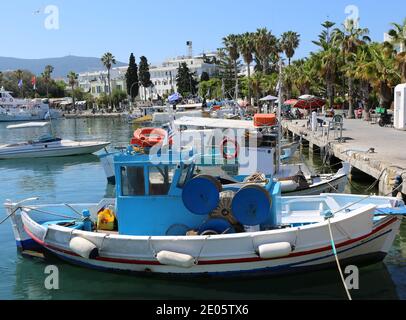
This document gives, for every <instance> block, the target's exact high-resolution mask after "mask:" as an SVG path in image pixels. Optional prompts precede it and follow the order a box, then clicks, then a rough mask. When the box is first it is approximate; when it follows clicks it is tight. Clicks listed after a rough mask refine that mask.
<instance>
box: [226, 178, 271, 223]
mask: <svg viewBox="0 0 406 320" xmlns="http://www.w3.org/2000/svg"><path fill="white" fill-rule="evenodd" d="M271 205H272V198H271V196H270V195H269V193H268V191H266V190H265V189H264V188H263V187H261V186H258V185H247V186H245V187H243V188H241V189H240V190H239V191H238V192H237V193H236V195H235V196H234V198H233V202H232V204H231V210H232V212H233V215H234V217H235V218H236V219H237V220H238V221H239V222H240V223H241V224H243V225H247V226H256V225H260V224H261V223H264V222H265V221H266V220H267V219H268V218H269V214H270V210H271Z"/></svg>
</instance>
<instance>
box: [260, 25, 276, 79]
mask: <svg viewBox="0 0 406 320" xmlns="http://www.w3.org/2000/svg"><path fill="white" fill-rule="evenodd" d="M254 39H255V41H254V48H255V57H256V59H257V60H258V63H259V64H260V65H261V68H262V70H261V71H262V72H264V73H265V74H269V73H270V70H269V61H270V60H271V59H272V58H275V57H276V56H277V54H278V52H279V51H280V48H279V43H278V39H277V38H276V37H275V36H274V35H273V34H272V33H271V32H270V31H268V29H267V28H261V29H257V32H256V33H255V36H254Z"/></svg>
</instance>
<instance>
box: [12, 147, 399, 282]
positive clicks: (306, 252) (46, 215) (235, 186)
mask: <svg viewBox="0 0 406 320" xmlns="http://www.w3.org/2000/svg"><path fill="white" fill-rule="evenodd" d="M174 158H175V157H174V156H173V154H172V155H163V157H162V162H161V163H160V164H152V163H151V162H150V160H149V157H148V156H147V155H146V156H144V157H134V156H129V155H118V156H117V157H116V158H115V172H116V178H117V186H116V199H102V200H101V201H100V202H99V203H93V204H74V205H72V204H70V205H63V204H60V205H27V204H24V203H22V202H19V203H13V202H12V201H8V202H7V203H6V204H5V206H6V210H7V216H8V217H10V218H11V221H12V226H13V230H14V235H15V238H16V242H17V245H18V246H20V248H21V249H22V250H43V251H47V252H49V253H51V254H54V255H56V256H57V257H59V258H61V259H63V260H66V261H68V262H71V263H74V264H78V265H80V266H82V267H89V268H94V269H98V270H106V271H125V272H136V273H141V274H151V273H153V274H161V275H162V274H163V275H171V276H186V277H189V276H203V277H204V276H248V275H269V274H271V275H274V274H281V273H289V272H291V273H292V272H293V273H296V272H299V271H310V270H319V269H322V268H336V264H335V263H336V262H335V254H337V257H338V259H339V260H340V261H341V263H342V266H345V265H346V264H354V263H361V262H365V263H372V262H376V261H380V260H382V259H383V258H384V257H385V255H386V254H387V253H388V251H389V250H390V248H391V246H392V243H393V241H394V238H395V236H396V234H397V232H398V230H399V227H400V223H401V219H402V218H401V217H402V216H403V215H404V214H405V213H406V208H405V205H404V203H403V201H401V200H398V199H396V198H389V197H376V196H357V195H337V194H323V195H319V196H312V197H280V185H279V183H276V182H273V181H272V179H270V180H269V179H267V180H264V181H259V180H257V181H251V182H250V183H230V182H224V181H220V180H217V179H215V178H213V177H208V176H201V175H198V176H195V170H196V166H195V164H194V158H193V157H190V158H187V159H181V160H175V161H171V160H170V159H174ZM27 200H33V199H27ZM253 210H254V211H253ZM106 217H110V218H111V220H108V219H107V218H106ZM110 218H109V219H110ZM105 219H107V220H106V221H109V222H108V223H107V222H103V221H104V220H105ZM114 220H116V221H117V223H116V224H115V223H114ZM107 224H108V225H107ZM115 225H117V227H114V226H115ZM330 228H331V234H330V232H329V230H330ZM332 244H334V247H333V246H332ZM334 248H335V249H334Z"/></svg>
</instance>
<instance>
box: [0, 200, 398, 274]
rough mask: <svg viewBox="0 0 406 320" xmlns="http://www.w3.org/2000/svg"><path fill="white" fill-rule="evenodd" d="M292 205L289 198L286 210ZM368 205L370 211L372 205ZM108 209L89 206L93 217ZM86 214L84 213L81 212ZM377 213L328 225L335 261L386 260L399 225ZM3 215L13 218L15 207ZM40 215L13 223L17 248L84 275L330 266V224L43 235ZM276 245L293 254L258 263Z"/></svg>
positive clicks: (58, 230)
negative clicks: (83, 245) (262, 251)
mask: <svg viewBox="0 0 406 320" xmlns="http://www.w3.org/2000/svg"><path fill="white" fill-rule="evenodd" d="M338 197H340V196H338ZM333 198H334V197H333ZM354 199H355V198H354ZM376 199H379V197H376ZM297 200H298V199H295V198H292V199H291V200H290V198H287V199H286V201H285V205H287V204H288V202H289V201H297ZM309 200H311V199H309ZM105 201H109V200H105ZM111 201H112V202H114V200H111ZM301 201H303V200H301ZM304 201H306V199H304ZM379 201H380V200H379ZM379 201H378V200H377V202H379ZM370 202H371V203H374V199H372V200H371V201H370ZM388 202H389V201H388ZM381 203H382V201H381ZM105 204H106V202H105V203H100V204H98V205H93V207H92V208H91V212H93V211H96V210H97V208H98V207H100V206H103V205H105ZM86 206H87V207H89V205H83V207H86ZM375 208H376V206H375V205H372V204H370V205H366V206H360V205H359V206H358V207H357V208H356V209H355V210H354V211H352V212H350V213H346V214H343V215H340V216H339V217H338V216H337V217H335V218H333V219H332V220H331V226H332V230H333V236H334V241H335V245H336V248H337V252H338V255H339V259H340V261H342V262H356V263H358V262H362V261H369V262H371V261H377V260H381V259H383V258H384V257H385V255H386V254H387V253H388V251H389V249H390V248H391V246H392V243H393V240H394V237H395V236H396V234H397V232H398V230H399V227H400V223H401V219H400V218H398V217H395V216H387V217H384V218H381V219H378V220H376V221H375V220H374V219H373V214H374V210H375ZM8 210H9V211H10V210H12V206H9V207H8ZM65 212H66V210H65ZM37 214H38V215H41V214H40V213H35V212H34V211H30V210H28V211H27V210H23V211H22V213H20V212H19V213H17V214H15V215H13V216H12V224H13V230H14V234H15V236H16V241H17V244H20V245H21V246H22V247H23V249H27V248H26V247H27V246H28V245H32V246H37V247H38V248H42V249H45V250H46V251H49V252H51V253H53V254H55V255H56V256H58V257H60V258H61V259H64V260H66V261H69V262H71V263H75V264H79V265H81V266H85V267H89V268H95V269H102V270H108V271H123V272H136V273H148V274H150V273H152V274H162V275H179V276H185V275H187V276H207V275H211V276H233V275H241V274H244V275H252V274H260V275H264V274H280V273H288V272H298V271H309V270H317V269H321V268H326V267H330V266H335V260H334V259H335V258H334V255H333V252H332V248H331V243H330V237H329V232H328V224H327V222H326V221H323V219H321V221H320V222H319V223H316V224H313V225H307V226H301V227H297V228H288V229H278V230H271V231H262V232H254V233H240V234H229V235H217V236H192V237H186V236H153V237H148V236H124V235H115V234H105V233H101V232H99V233H93V232H85V231H81V230H72V229H69V228H66V227H61V226H57V225H51V226H48V227H44V226H42V225H41V224H39V223H37V222H36V220H38V221H39V220H41V219H43V217H42V218H41V217H38V216H37V217H36V215H37ZM72 215H73V214H72ZM73 216H74V215H73ZM33 217H34V218H33ZM48 219H49V216H48ZM72 237H81V238H83V239H86V241H88V242H90V243H93V244H94V245H95V246H96V247H97V248H98V250H99V255H98V256H97V257H95V258H92V259H89V258H83V257H81V256H79V255H78V254H77V253H75V252H73V251H72V248H71V247H70V245H69V243H70V241H71V239H72ZM275 243H276V244H277V243H289V244H290V245H291V248H292V249H291V252H288V253H286V254H282V256H277V257H272V258H261V256H259V254H258V248H259V247H260V246H261V245H264V244H275ZM159 252H172V253H179V254H182V255H189V256H190V257H193V258H194V261H195V263H194V264H192V265H190V266H185V267H181V266H176V265H170V263H169V264H163V263H161V262H160V261H159V260H158V259H157V253H159Z"/></svg>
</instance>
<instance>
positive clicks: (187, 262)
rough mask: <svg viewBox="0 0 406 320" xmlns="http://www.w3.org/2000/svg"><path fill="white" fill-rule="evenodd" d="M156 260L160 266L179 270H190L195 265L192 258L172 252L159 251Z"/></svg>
mask: <svg viewBox="0 0 406 320" xmlns="http://www.w3.org/2000/svg"><path fill="white" fill-rule="evenodd" d="M156 258H157V260H158V261H159V263H161V264H164V265H168V266H174V267H181V268H191V267H192V266H193V265H194V263H195V258H193V257H192V256H190V255H188V254H184V253H178V252H173V251H159V252H158V254H157V255H156Z"/></svg>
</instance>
